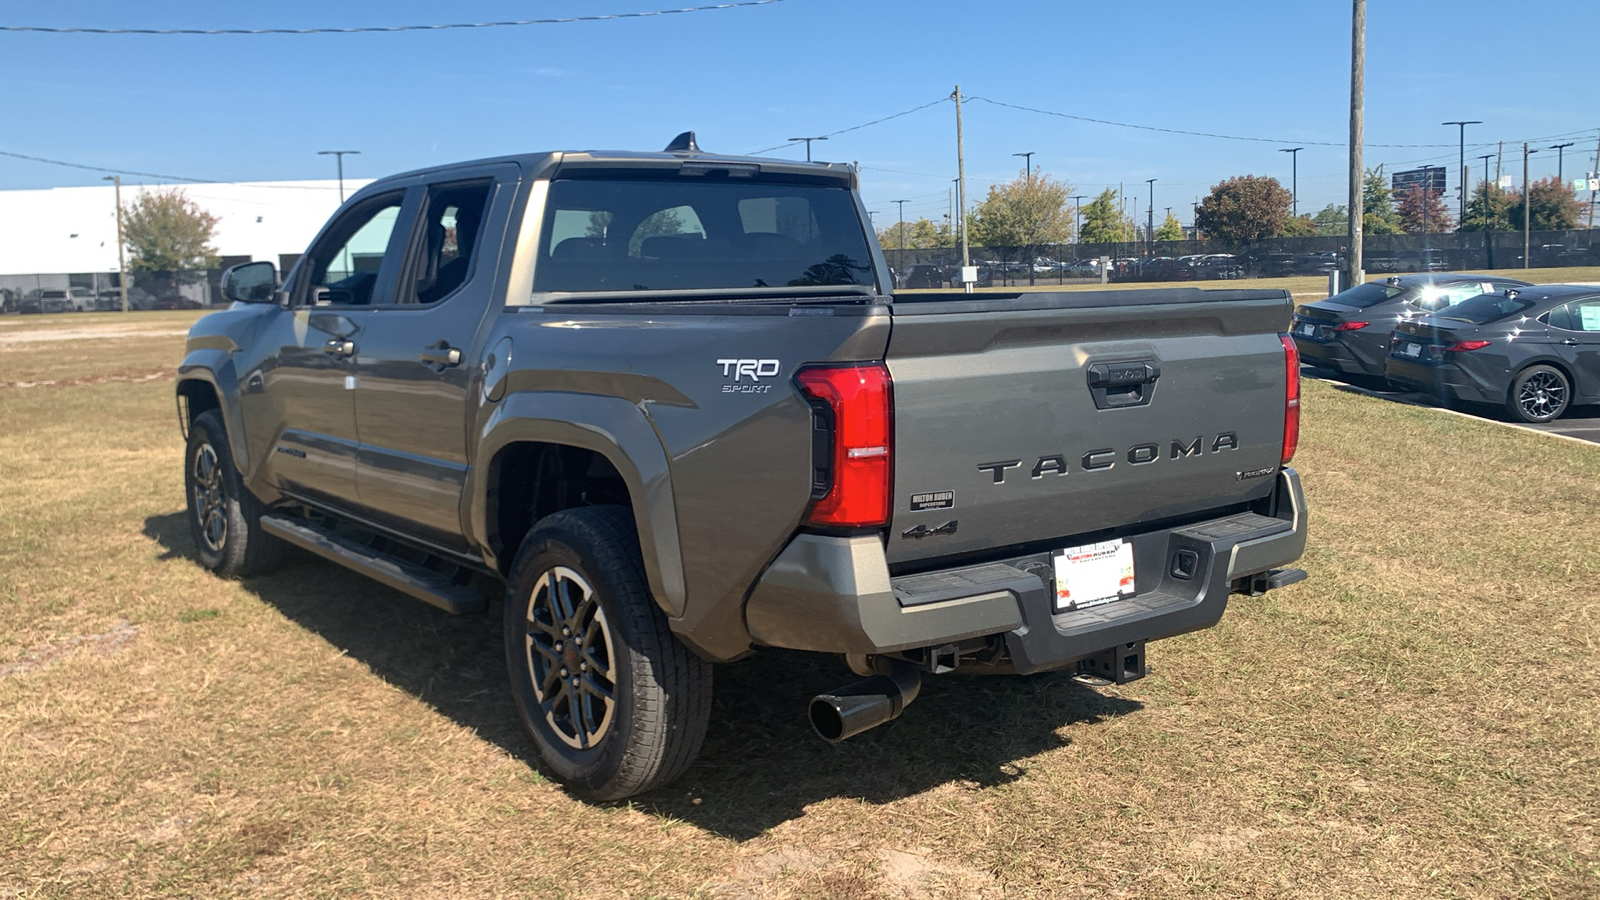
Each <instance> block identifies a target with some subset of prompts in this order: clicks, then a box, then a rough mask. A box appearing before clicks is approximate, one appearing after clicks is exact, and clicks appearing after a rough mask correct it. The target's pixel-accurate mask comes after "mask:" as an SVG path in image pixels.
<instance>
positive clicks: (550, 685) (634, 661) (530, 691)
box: [505, 506, 711, 800]
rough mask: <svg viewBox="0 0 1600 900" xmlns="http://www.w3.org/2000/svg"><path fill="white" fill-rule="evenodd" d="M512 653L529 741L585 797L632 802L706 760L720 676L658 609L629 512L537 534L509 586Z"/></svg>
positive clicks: (577, 514) (573, 516) (584, 516)
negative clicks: (703, 749)
mask: <svg viewBox="0 0 1600 900" xmlns="http://www.w3.org/2000/svg"><path fill="white" fill-rule="evenodd" d="M505 644H506V664H507V668H508V669H509V670H510V673H511V692H512V696H513V698H514V699H515V700H516V704H517V713H518V716H519V717H520V718H521V719H522V726H523V730H524V731H526V732H527V734H528V738H529V739H530V740H531V741H532V742H533V745H534V747H535V749H536V750H538V753H539V757H540V759H541V760H542V761H543V762H544V765H545V767H546V768H547V769H548V770H549V771H550V772H551V774H553V775H554V776H555V778H556V779H557V780H558V781H561V782H562V783H563V784H565V785H566V786H567V787H568V788H569V789H570V790H571V791H572V792H573V793H574V794H577V795H578V796H580V797H583V798H585V799H588V800H619V799H621V798H623V797H629V796H632V795H634V794H637V793H640V792H642V791H647V790H650V789H651V788H654V787H658V786H660V785H663V784H666V783H667V782H669V781H671V780H672V779H674V778H677V777H678V776H679V775H681V774H683V772H684V770H686V769H688V767H689V765H690V763H692V762H694V759H695V756H696V755H697V754H698V753H699V752H700V744H701V741H702V740H703V739H704V738H705V733H706V724H707V722H708V721H709V719H710V714H711V666H710V665H709V664H708V663H706V662H705V661H704V660H702V659H700V658H699V657H697V656H695V655H694V653H692V652H691V651H690V650H689V649H688V648H687V647H685V646H684V645H683V644H682V643H681V642H679V640H678V639H677V638H676V637H675V636H674V635H673V634H672V631H671V630H670V629H669V628H668V626H667V619H666V616H665V615H664V614H663V613H662V612H661V609H660V608H659V607H657V606H656V604H655V601H654V600H653V599H652V598H651V596H650V588H649V585H648V583H647V581H646V579H645V575H644V564H643V561H642V560H641V558H640V555H639V542H638V536H637V533H636V532H635V530H634V524H633V514H632V513H631V512H630V511H629V510H628V509H626V508H624V507H620V506H594V507H588V508H584V509H569V510H564V511H562V512H558V513H555V514H553V515H550V516H547V517H545V518H544V519H541V520H540V521H539V523H538V524H537V525H535V526H534V528H533V530H532V531H531V532H529V534H528V537H527V538H526V539H525V540H524V541H523V542H522V548H521V549H520V550H519V551H518V553H517V558H516V562H515V564H514V565H513V567H512V571H511V577H510V578H509V579H508V580H507V584H506V603H505Z"/></svg>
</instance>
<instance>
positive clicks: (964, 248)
mask: <svg viewBox="0 0 1600 900" xmlns="http://www.w3.org/2000/svg"><path fill="white" fill-rule="evenodd" d="M950 96H952V97H954V98H956V200H957V201H958V202H959V203H960V206H959V207H957V212H959V213H960V214H961V268H963V269H966V268H968V267H969V266H971V265H972V248H971V247H969V246H968V245H967V151H966V145H965V144H964V143H962V137H961V85H959V84H958V85H956V89H955V92H954V93H952V94H951V95H950ZM961 274H962V275H963V276H965V275H966V274H967V273H966V272H962V273H961ZM962 283H963V284H965V285H966V289H967V292H968V293H971V292H972V282H970V281H966V280H965V278H963V279H962Z"/></svg>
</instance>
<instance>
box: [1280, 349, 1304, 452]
mask: <svg viewBox="0 0 1600 900" xmlns="http://www.w3.org/2000/svg"><path fill="white" fill-rule="evenodd" d="M1278 339H1279V340H1281V341H1283V365H1284V378H1285V381H1284V389H1283V465H1286V466H1287V465H1288V464H1289V460H1291V459H1294V451H1295V450H1296V449H1297V448H1298V447H1299V446H1300V351H1299V350H1297V349H1295V346H1294V341H1293V340H1291V339H1290V337H1289V336H1288V335H1286V334H1280V335H1278Z"/></svg>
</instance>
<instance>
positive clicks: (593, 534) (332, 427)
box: [177, 134, 1306, 800]
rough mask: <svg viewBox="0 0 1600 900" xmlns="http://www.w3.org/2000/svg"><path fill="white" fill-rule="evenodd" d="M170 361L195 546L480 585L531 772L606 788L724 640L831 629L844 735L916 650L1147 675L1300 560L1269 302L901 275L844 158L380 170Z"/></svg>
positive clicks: (693, 725)
mask: <svg viewBox="0 0 1600 900" xmlns="http://www.w3.org/2000/svg"><path fill="white" fill-rule="evenodd" d="M222 287H223V294H224V296H225V297H226V298H227V299H229V300H230V301H232V303H231V305H230V306H229V308H227V309H226V310H223V311H219V312H216V313H213V314H211V315H208V316H206V317H205V318H203V319H201V320H200V321H199V322H197V323H196V324H195V326H194V327H193V329H192V331H191V332H190V333H189V336H188V343H187V350H186V356H185V358H184V360H183V362H182V365H181V367H180V369H179V372H178V380H177V401H178V411H179V419H180V423H181V426H182V430H183V434H184V436H185V439H186V441H187V451H186V455H185V462H184V475H185V490H186V492H187V502H188V515H189V519H190V524H191V527H192V530H193V534H194V540H195V544H196V548H197V552H198V555H199V558H200V560H201V561H202V562H203V564H204V565H205V566H207V567H208V568H210V569H211V570H213V571H214V572H216V573H217V574H218V575H221V576H224V577H249V576H251V575H255V574H258V573H262V572H265V571H267V570H268V569H270V568H271V567H273V566H274V565H275V564H277V563H279V562H280V560H281V559H282V557H283V552H284V549H285V548H286V547H290V546H293V547H297V548H300V549H301V550H304V551H309V552H310V553H313V554H317V555H319V556H322V557H325V558H327V559H328V560H331V561H333V562H335V563H338V564H341V565H343V566H347V567H349V568H351V569H354V570H356V571H358V572H361V573H364V574H366V575H368V576H370V577H371V578H373V579H375V580H376V581H378V582H381V583H382V584H384V585H387V586H389V587H391V588H394V589H396V590H398V591H400V592H402V593H405V594H409V595H411V596H413V597H416V598H420V599H421V600H424V601H426V602H428V603H432V604H434V605H436V606H438V607H440V608H442V609H444V610H446V611H449V612H452V613H478V612H482V611H485V610H487V609H488V608H489V607H490V604H489V601H488V599H487V598H486V591H485V590H483V589H481V588H482V587H483V586H484V585H486V584H487V585H489V586H490V589H489V590H488V591H487V594H495V593H498V592H499V590H500V585H502V584H503V587H504V600H503V603H502V610H503V616H504V624H503V628H504V635H505V651H506V661H507V664H508V667H509V670H510V675H511V692H512V695H513V696H514V698H515V701H516V707H517V709H518V711H519V714H520V716H521V719H522V724H523V726H524V728H525V730H526V732H527V734H528V737H529V739H530V740H531V742H532V744H533V746H534V747H535V748H536V750H537V752H538V755H539V757H540V758H541V760H542V762H543V764H544V765H545V766H546V767H547V768H548V770H549V771H550V773H551V774H552V775H553V776H554V777H555V778H557V779H558V780H560V781H561V782H563V783H565V784H566V785H567V786H568V787H569V788H570V789H571V790H572V791H574V792H575V793H576V794H578V795H579V796H582V797H585V798H590V799H597V800H605V799H616V798H621V797H626V796H629V795H632V794H635V793H638V792H641V791H645V790H648V789H651V788H653V787H656V786H659V785H661V784H664V783H665V782H667V781H669V780H670V779H672V778H674V777H676V776H678V775H680V774H681V773H682V772H683V771H684V770H685V769H686V768H687V767H688V766H689V765H690V763H691V762H692V761H693V760H694V758H695V755H696V753H697V752H698V751H699V748H700V744H701V740H702V738H703V736H704V734H705V732H706V729H707V725H708V716H709V710H710V695H711V682H712V666H713V664H715V663H721V662H728V661H732V660H736V659H740V658H742V657H744V656H746V655H748V654H751V653H753V652H758V651H759V650H760V649H761V648H769V647H779V648H790V649H793V650H802V651H814V652H817V653H827V654H834V655H836V656H838V657H842V659H843V660H844V661H845V662H846V663H847V664H848V666H849V668H850V669H851V670H852V671H853V672H855V673H856V675H857V676H858V677H859V680H857V681H853V682H852V683H850V684H847V685H845V686H842V687H841V688H839V689H838V690H835V691H831V692H829V693H827V694H823V695H820V696H818V697H817V698H816V699H815V700H813V701H812V702H811V704H810V706H809V711H808V712H809V718H810V720H811V723H812V725H813V726H814V727H815V729H816V730H817V731H818V732H819V733H820V734H821V735H822V736H823V737H824V738H827V739H829V740H841V739H844V738H847V737H850V736H851V735H854V734H856V733H859V732H861V731H863V730H865V729H867V728H870V727H873V726H875V725H879V724H882V723H884V722H886V721H888V720H889V719H892V718H894V717H895V716H898V715H899V714H900V713H901V711H902V710H903V709H904V708H905V706H906V705H907V704H908V703H910V702H911V701H912V700H914V699H915V697H916V695H917V692H918V688H919V685H920V683H921V681H920V680H921V678H923V677H925V676H931V675H945V674H950V673H954V674H1019V675H1026V674H1031V673H1037V672H1046V671H1066V672H1069V673H1073V675H1074V676H1075V677H1079V678H1081V679H1084V680H1095V681H1098V683H1102V684H1104V683H1107V682H1115V683H1122V682H1126V681H1129V680H1132V679H1136V678H1139V677H1141V676H1142V675H1143V674H1144V673H1145V652H1146V650H1145V648H1146V646H1147V644H1148V643H1149V642H1151V641H1154V640H1157V639H1160V638H1165V637H1171V636H1173V635H1177V634H1182V633H1185V632H1190V631H1194V630H1197V629H1201V628H1206V627H1208V626H1210V625H1213V624H1215V623H1216V622H1217V620H1218V619H1219V618H1220V617H1221V616H1222V614H1223V610H1224V609H1225V608H1226V606H1227V603H1228V598H1229V595H1230V594H1248V595H1258V594H1260V593H1262V592H1264V591H1267V590H1270V589H1274V588H1278V587H1282V586H1285V585H1288V584H1291V583H1293V582H1295V581H1298V580H1300V579H1302V578H1304V577H1305V573H1304V572H1303V571H1300V570H1298V569H1292V568H1288V564H1289V563H1291V562H1293V561H1295V560H1296V559H1297V558H1298V557H1299V556H1300V554H1301V552H1302V550H1303V548H1304V546H1305V529H1306V507H1305V497H1304V495H1303V493H1302V491H1301V488H1300V482H1299V478H1298V476H1297V475H1296V473H1295V471H1294V470H1293V469H1291V468H1289V467H1288V463H1289V461H1290V458H1291V457H1292V456H1293V455H1294V451H1295V444H1296V441H1297V436H1298V431H1299V378H1298V360H1297V357H1296V352H1295V348H1294V344H1293V342H1292V341H1291V340H1290V339H1289V338H1288V337H1287V336H1285V335H1284V334H1282V333H1281V329H1282V327H1283V325H1284V324H1285V323H1287V322H1288V321H1289V314H1290V301H1289V295H1288V294H1287V293H1285V292H1283V291H1249V290H1224V291H1201V290H1198V289H1191V288H1178V289H1169V290H1141V291H1098V292H1097V291H1088V292H1083V293H1017V294H998V293H984V294H973V293H963V292H947V293H902V294H900V295H899V296H896V295H895V294H894V291H893V287H892V282H891V281H890V276H889V269H888V266H887V265H886V264H885V261H884V257H883V254H882V252H881V250H880V249H879V247H878V245H877V243H876V241H875V240H874V236H873V231H872V229H871V227H870V226H869V224H868V217H867V213H866V210H865V208H864V207H863V205H862V202H861V200H860V197H859V195H858V192H857V177H856V172H855V170H854V169H853V168H852V167H850V166H847V165H840V164H829V163H815V164H812V163H800V162H784V161H774V160H770V159H758V158H737V157H728V156H719V155H714V154H710V153H704V152H701V151H700V150H699V148H698V146H697V145H696V144H695V142H694V140H693V136H692V135H689V134H686V135H682V136H680V137H679V138H678V139H677V140H675V141H674V142H673V143H672V144H671V145H670V146H669V147H668V148H667V149H666V150H665V151H663V152H660V153H638V152H589V151H585V152H552V153H538V154H529V155H521V156H510V157H504V158H498V159H489V160H483V161H478V162H469V163H462V164H457V165H447V166H439V167H435V168H429V169H424V170H421V171H416V172H411V173H408V174H404V175H397V176H394V177H391V178H385V179H382V180H379V181H377V182H374V183H373V184H371V185H369V186H367V187H365V188H363V189H361V191H359V192H358V193H356V194H355V195H353V196H352V197H351V198H350V199H349V200H348V201H347V202H346V203H345V204H344V205H343V206H342V207H341V208H340V210H339V211H338V212H337V213H336V214H335V215H334V217H333V218H332V220H331V221H329V222H328V224H327V225H326V226H325V227H324V228H323V230H322V231H321V233H320V234H319V235H318V236H317V237H316V239H315V240H314V241H313V243H312V244H311V246H310V248H309V249H308V250H307V252H306V253H305V254H304V256H302V257H301V258H300V259H299V261H298V262H297V263H296V264H295V265H294V267H293V268H292V270H291V271H289V272H288V273H287V274H286V275H285V276H284V278H283V279H282V281H281V283H280V281H279V279H278V277H277V273H276V272H275V271H274V268H273V266H272V265H271V264H270V263H264V262H255V263H248V264H245V265H241V266H236V267H234V268H232V269H231V270H229V271H228V272H227V273H226V275H225V276H224V279H223V285H222Z"/></svg>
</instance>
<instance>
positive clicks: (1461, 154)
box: [1441, 119, 1483, 224]
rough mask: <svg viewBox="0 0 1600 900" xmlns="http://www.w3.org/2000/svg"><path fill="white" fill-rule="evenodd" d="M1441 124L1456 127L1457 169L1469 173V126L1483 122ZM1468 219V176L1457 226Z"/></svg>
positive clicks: (1466, 120)
mask: <svg viewBox="0 0 1600 900" xmlns="http://www.w3.org/2000/svg"><path fill="white" fill-rule="evenodd" d="M1441 124H1444V125H1454V126H1456V162H1457V166H1456V168H1457V169H1459V170H1460V171H1461V172H1463V173H1465V172H1466V171H1467V126H1468V125H1482V124H1483V122H1481V121H1479V120H1477V119H1464V120H1458V121H1455V122H1443V123H1441ZM1466 218H1467V179H1466V176H1465V175H1463V176H1462V178H1461V214H1460V216H1459V217H1458V218H1457V219H1456V222H1457V224H1459V223H1461V222H1463V221H1465V220H1466Z"/></svg>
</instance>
